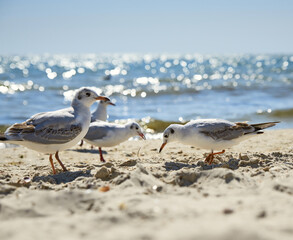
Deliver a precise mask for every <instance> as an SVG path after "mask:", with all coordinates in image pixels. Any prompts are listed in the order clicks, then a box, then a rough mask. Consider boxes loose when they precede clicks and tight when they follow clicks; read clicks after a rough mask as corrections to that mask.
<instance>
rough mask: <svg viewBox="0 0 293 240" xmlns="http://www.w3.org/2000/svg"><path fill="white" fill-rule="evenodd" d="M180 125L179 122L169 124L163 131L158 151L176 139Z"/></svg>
mask: <svg viewBox="0 0 293 240" xmlns="http://www.w3.org/2000/svg"><path fill="white" fill-rule="evenodd" d="M180 126H181V125H179V124H171V125H170V126H169V127H167V128H166V129H165V131H164V133H163V144H162V146H161V148H160V151H159V152H161V151H162V150H163V148H164V147H165V146H166V144H167V143H168V142H174V141H176V140H177V136H178V132H179V128H180Z"/></svg>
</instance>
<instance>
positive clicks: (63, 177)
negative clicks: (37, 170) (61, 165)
mask: <svg viewBox="0 0 293 240" xmlns="http://www.w3.org/2000/svg"><path fill="white" fill-rule="evenodd" d="M78 177H92V174H91V171H90V170H86V171H74V172H70V171H68V172H61V173H57V174H55V175H48V176H35V177H34V178H33V180H32V181H33V182H41V181H42V182H49V183H52V184H60V183H69V182H72V181H74V180H75V179H76V178H78Z"/></svg>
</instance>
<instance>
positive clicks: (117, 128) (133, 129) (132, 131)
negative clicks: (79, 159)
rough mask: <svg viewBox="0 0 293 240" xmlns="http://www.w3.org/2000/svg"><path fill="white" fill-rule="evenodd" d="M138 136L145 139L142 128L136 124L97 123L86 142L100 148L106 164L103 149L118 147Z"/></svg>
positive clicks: (93, 124)
mask: <svg viewBox="0 0 293 240" xmlns="http://www.w3.org/2000/svg"><path fill="white" fill-rule="evenodd" d="M136 135H139V136H140V137H141V138H143V139H145V136H144V134H143V133H142V130H141V127H140V126H139V124H138V123H136V122H130V123H127V124H117V123H108V122H103V121H97V122H92V123H91V124H90V127H89V130H88V132H87V134H86V136H85V137H84V140H85V141H86V142H87V143H89V144H91V145H94V146H98V147H99V153H100V160H101V161H102V162H105V159H104V157H103V154H102V147H113V146H116V145H118V144H120V143H122V142H124V141H126V140H128V139H129V138H130V137H134V136H136Z"/></svg>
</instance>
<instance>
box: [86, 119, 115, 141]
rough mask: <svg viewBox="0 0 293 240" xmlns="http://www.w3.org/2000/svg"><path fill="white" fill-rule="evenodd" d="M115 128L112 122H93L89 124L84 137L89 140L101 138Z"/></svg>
mask: <svg viewBox="0 0 293 240" xmlns="http://www.w3.org/2000/svg"><path fill="white" fill-rule="evenodd" d="M114 128H115V126H114V125H113V124H110V123H104V122H102V121H101V122H93V123H91V124H90V127H89V130H88V132H87V134H86V135H85V137H84V138H85V139H88V140H90V141H94V140H101V139H103V138H105V137H107V136H108V135H109V134H110V133H111V132H112V131H113V129H114Z"/></svg>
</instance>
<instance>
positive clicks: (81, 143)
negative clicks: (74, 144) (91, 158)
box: [79, 139, 83, 147]
mask: <svg viewBox="0 0 293 240" xmlns="http://www.w3.org/2000/svg"><path fill="white" fill-rule="evenodd" d="M82 145H83V140H82V139H81V141H80V144H79V146H80V147H81V146H82Z"/></svg>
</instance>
